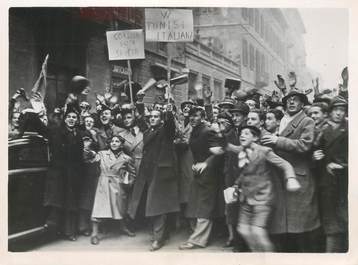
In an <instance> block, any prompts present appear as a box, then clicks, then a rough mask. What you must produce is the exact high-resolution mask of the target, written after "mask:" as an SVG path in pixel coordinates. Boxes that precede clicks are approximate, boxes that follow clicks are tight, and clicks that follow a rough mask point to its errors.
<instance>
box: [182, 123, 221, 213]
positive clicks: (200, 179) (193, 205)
mask: <svg viewBox="0 0 358 265" xmlns="http://www.w3.org/2000/svg"><path fill="white" fill-rule="evenodd" d="M189 146H190V149H191V151H192V154H193V159H194V164H195V163H198V162H204V161H206V160H207V159H208V158H209V162H208V165H207V167H206V169H205V170H204V171H203V172H202V173H194V179H193V182H192V185H191V190H190V195H189V201H188V207H187V209H186V213H185V215H186V217H189V218H205V219H211V218H214V217H220V216H223V215H224V208H225V201H224V196H223V191H222V186H221V185H220V183H221V182H222V179H223V173H222V163H223V161H222V160H223V155H220V156H213V155H212V154H211V153H210V151H209V148H210V147H217V146H220V142H219V138H218V136H217V134H216V132H215V131H213V130H212V129H210V128H209V127H208V126H207V125H205V124H203V123H202V124H200V125H197V126H196V127H195V128H193V131H192V132H191V135H190V140H189ZM220 178H221V180H220Z"/></svg>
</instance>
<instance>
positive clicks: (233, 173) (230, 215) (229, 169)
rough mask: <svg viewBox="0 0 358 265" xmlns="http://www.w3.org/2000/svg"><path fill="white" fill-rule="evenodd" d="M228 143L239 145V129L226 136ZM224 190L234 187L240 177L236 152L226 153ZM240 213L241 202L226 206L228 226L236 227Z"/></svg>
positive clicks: (234, 129) (229, 132)
mask: <svg viewBox="0 0 358 265" xmlns="http://www.w3.org/2000/svg"><path fill="white" fill-rule="evenodd" d="M225 138H226V141H227V142H228V143H231V144H234V145H239V144H240V143H239V134H238V130H237V128H231V129H230V130H229V131H228V132H227V133H226V134H225ZM223 174H224V189H225V188H228V187H231V186H233V185H234V183H235V180H236V178H237V177H238V175H239V168H238V158H237V154H236V153H234V152H226V153H225V155H224V169H223ZM238 213H239V201H237V202H236V203H230V204H226V205H225V215H226V222H227V223H228V224H232V225H236V224H237V220H238Z"/></svg>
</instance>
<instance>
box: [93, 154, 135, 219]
mask: <svg viewBox="0 0 358 265" xmlns="http://www.w3.org/2000/svg"><path fill="white" fill-rule="evenodd" d="M94 161H99V162H100V168H101V174H100V176H99V179H98V185H97V189H96V195H95V199H94V204H93V210H92V218H111V219H118V220H120V219H123V217H125V215H126V213H127V206H128V195H129V194H128V192H127V189H126V187H127V186H128V184H125V177H126V176H125V175H126V174H127V177H128V181H129V183H132V182H133V181H134V179H135V168H134V162H133V159H132V158H131V157H130V156H128V155H126V154H124V153H123V152H122V153H120V154H119V156H118V157H116V156H115V155H114V154H113V152H112V151H111V150H105V151H100V152H98V154H97V155H96V158H95V159H94Z"/></svg>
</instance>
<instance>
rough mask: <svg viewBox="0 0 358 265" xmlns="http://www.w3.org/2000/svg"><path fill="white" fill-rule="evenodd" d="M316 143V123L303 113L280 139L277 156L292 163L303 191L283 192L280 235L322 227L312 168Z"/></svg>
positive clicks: (279, 205)
mask: <svg viewBox="0 0 358 265" xmlns="http://www.w3.org/2000/svg"><path fill="white" fill-rule="evenodd" d="M313 140H314V121H313V120H312V119H311V118H309V117H308V116H307V115H306V114H305V113H304V112H303V111H301V112H300V113H299V114H298V115H297V116H296V117H294V119H293V120H292V121H290V122H289V123H288V125H287V126H286V128H285V129H284V130H283V131H282V132H281V133H280V135H279V137H278V140H277V143H276V145H275V152H276V153H277V154H278V155H279V156H281V157H282V158H283V159H285V160H287V161H288V162H289V163H291V165H292V166H293V168H294V170H295V174H296V178H297V180H298V182H299V183H300V185H301V188H300V189H299V190H298V191H296V192H287V191H286V190H282V192H283V198H284V200H281V201H277V202H278V204H277V205H276V207H278V208H281V209H280V210H282V218H281V219H280V224H281V227H282V230H281V231H276V232H277V233H302V232H307V231H311V230H313V229H316V228H318V227H319V226H320V220H319V214H318V201H317V194H316V181H315V179H314V176H313V175H312V172H311V168H310V164H311V153H310V149H311V147H312V143H313Z"/></svg>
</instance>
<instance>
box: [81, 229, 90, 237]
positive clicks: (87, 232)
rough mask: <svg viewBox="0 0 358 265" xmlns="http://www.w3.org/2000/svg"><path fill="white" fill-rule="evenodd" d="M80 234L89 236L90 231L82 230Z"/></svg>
mask: <svg viewBox="0 0 358 265" xmlns="http://www.w3.org/2000/svg"><path fill="white" fill-rule="evenodd" d="M82 235H84V236H90V235H91V231H89V230H85V231H83V232H82Z"/></svg>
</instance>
